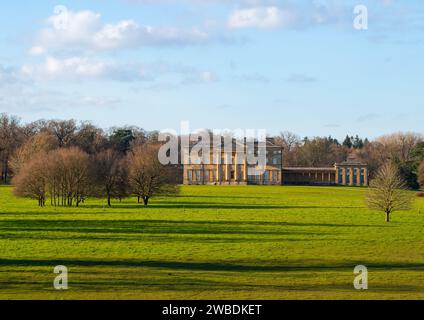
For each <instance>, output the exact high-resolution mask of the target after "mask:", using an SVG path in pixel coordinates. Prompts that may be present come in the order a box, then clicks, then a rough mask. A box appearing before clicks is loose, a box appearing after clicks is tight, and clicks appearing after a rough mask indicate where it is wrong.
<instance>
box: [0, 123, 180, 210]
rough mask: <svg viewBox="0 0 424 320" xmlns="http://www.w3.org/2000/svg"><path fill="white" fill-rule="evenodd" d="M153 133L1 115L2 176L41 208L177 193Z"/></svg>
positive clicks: (170, 169) (134, 129) (145, 198)
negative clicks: (91, 199)
mask: <svg viewBox="0 0 424 320" xmlns="http://www.w3.org/2000/svg"><path fill="white" fill-rule="evenodd" d="M157 136H158V133H157V132H147V131H144V130H142V129H139V128H136V127H125V128H112V129H110V130H109V131H108V132H105V131H104V130H102V129H100V128H97V127H95V126H94V125H92V124H90V123H88V122H83V123H80V124H77V123H76V121H74V120H66V121H59V120H51V121H44V120H40V121H37V122H34V123H30V124H25V125H22V124H20V122H19V120H18V119H17V118H15V117H9V116H7V115H1V117H0V159H1V179H2V182H3V183H10V182H11V183H12V184H13V185H14V186H15V189H14V192H15V194H16V195H17V196H21V197H28V198H33V199H36V200H37V201H38V205H39V206H41V207H43V206H46V205H52V206H77V207H78V206H79V205H80V204H81V203H83V202H84V201H85V199H86V198H87V197H98V198H105V199H107V204H108V206H111V201H112V199H118V200H122V199H123V198H126V197H129V196H136V197H137V198H138V202H139V203H143V204H144V205H148V203H149V200H150V199H151V198H152V197H153V196H156V195H159V194H170V193H173V194H175V193H177V192H178V187H177V186H176V184H175V180H174V177H173V171H172V168H169V167H164V166H163V165H161V164H160V162H159V159H158V157H157V155H158V150H159V148H160V144H159V143H158V139H157Z"/></svg>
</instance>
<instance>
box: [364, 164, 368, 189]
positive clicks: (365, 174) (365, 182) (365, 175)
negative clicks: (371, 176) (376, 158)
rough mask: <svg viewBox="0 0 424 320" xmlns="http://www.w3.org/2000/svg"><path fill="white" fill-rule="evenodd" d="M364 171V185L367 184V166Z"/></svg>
mask: <svg viewBox="0 0 424 320" xmlns="http://www.w3.org/2000/svg"><path fill="white" fill-rule="evenodd" d="M364 171H365V173H364V185H366V186H368V168H365V169H364Z"/></svg>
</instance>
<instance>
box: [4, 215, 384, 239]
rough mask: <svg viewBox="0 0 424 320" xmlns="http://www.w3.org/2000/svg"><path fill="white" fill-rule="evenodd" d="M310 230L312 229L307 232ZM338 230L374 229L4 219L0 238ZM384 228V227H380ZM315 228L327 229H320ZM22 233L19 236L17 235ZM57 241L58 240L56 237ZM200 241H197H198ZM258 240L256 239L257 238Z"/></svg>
mask: <svg viewBox="0 0 424 320" xmlns="http://www.w3.org/2000/svg"><path fill="white" fill-rule="evenodd" d="M311 227H314V229H311ZM340 227H348V228H350V227H374V228H379V227H380V226H373V225H353V224H323V223H316V224H314V223H288V222H270V221H243V222H239V221H208V220H202V221H183V220H176V221H172V220H117V221H115V220H41V219H40V220H35V219H32V220H7V221H1V222H0V238H2V239H10V238H13V237H14V236H18V237H19V236H22V237H25V236H28V237H30V236H31V232H32V233H40V234H38V235H35V237H38V236H40V237H43V236H48V235H46V234H42V233H43V232H44V233H45V232H61V233H62V234H61V236H66V234H64V233H71V234H93V235H95V234H109V235H113V234H114V235H119V234H121V235H122V234H125V235H150V236H152V235H158V236H160V235H170V234H172V235H205V236H207V235H215V236H216V235H228V236H231V235H233V236H234V235H236V236H239V237H249V238H250V239H252V238H254V237H256V236H258V238H261V237H260V236H277V237H278V236H290V235H294V236H306V235H307V236H325V235H330V234H335V233H341V232H340V231H338V230H337V229H335V228H340ZM384 227H386V226H384ZM319 228H331V232H330V231H329V230H322V229H319ZM19 233H22V234H19ZM57 238H60V236H58V237H57ZM199 240H200V239H199ZM259 240H260V239H259Z"/></svg>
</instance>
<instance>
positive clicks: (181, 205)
mask: <svg viewBox="0 0 424 320" xmlns="http://www.w3.org/2000/svg"><path fill="white" fill-rule="evenodd" d="M81 208H88V209H138V210H149V209H237V210H275V209H284V210H287V209H364V208H365V207H361V206H293V205H270V204H254V205H247V204H234V203H228V204H225V203H216V202H201V203H196V202H179V201H176V202H172V201H168V202H166V203H158V202H156V203H155V202H152V203H151V204H150V205H149V206H147V207H144V206H143V205H142V204H137V203H135V204H133V205H132V204H116V205H115V206H112V208H105V206H104V205H99V204H86V205H83V206H81Z"/></svg>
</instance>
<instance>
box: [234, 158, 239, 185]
mask: <svg viewBox="0 0 424 320" xmlns="http://www.w3.org/2000/svg"><path fill="white" fill-rule="evenodd" d="M238 173H239V172H238V154H237V152H236V153H235V156H234V181H235V182H236V183H237V182H239V174H238Z"/></svg>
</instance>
